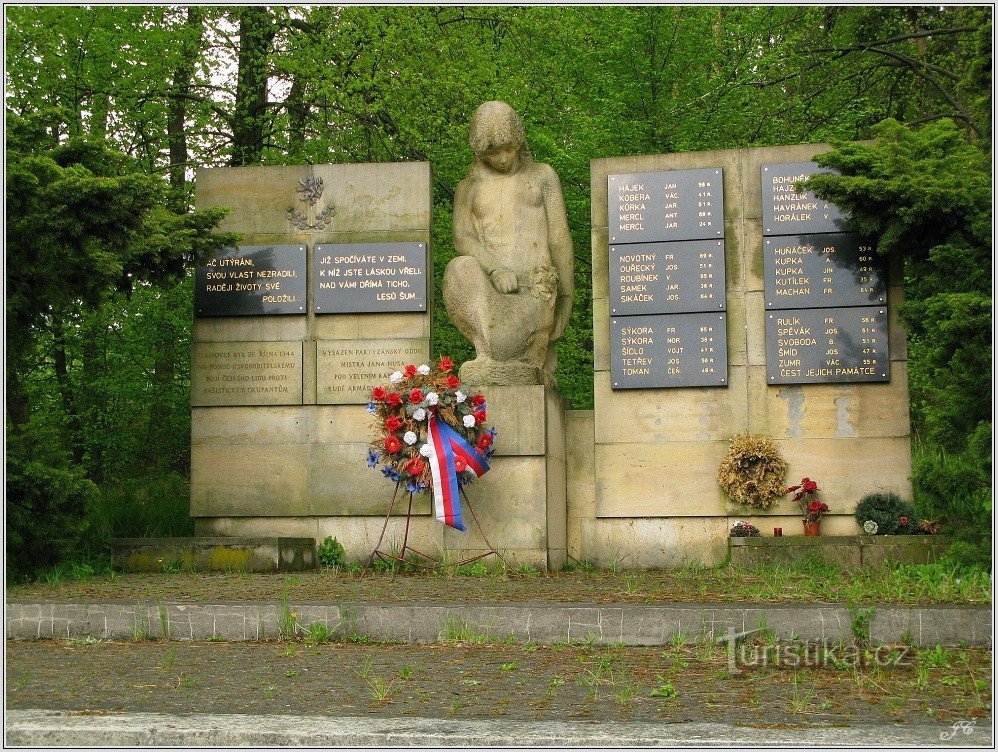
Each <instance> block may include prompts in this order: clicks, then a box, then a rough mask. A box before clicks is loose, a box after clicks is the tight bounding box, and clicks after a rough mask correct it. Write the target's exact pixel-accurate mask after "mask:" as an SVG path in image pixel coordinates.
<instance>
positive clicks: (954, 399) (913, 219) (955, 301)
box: [809, 120, 993, 541]
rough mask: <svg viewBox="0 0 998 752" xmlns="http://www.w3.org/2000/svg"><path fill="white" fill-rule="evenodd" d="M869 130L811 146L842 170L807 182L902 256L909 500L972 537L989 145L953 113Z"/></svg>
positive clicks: (986, 291)
mask: <svg viewBox="0 0 998 752" xmlns="http://www.w3.org/2000/svg"><path fill="white" fill-rule="evenodd" d="M874 134H875V135H876V136H877V141H876V143H875V144H859V143H852V144H841V145H839V147H838V149H837V150H836V151H834V152H830V153H828V154H825V155H822V156H821V157H819V159H818V161H819V162H820V163H822V164H826V165H829V166H831V167H834V168H836V169H838V170H839V171H841V173H842V174H841V175H840V176H836V175H822V176H816V177H814V178H812V179H811V180H810V181H809V182H810V184H811V185H812V186H813V187H814V188H815V190H816V191H817V192H818V194H819V195H821V196H823V197H826V198H829V199H831V200H833V201H834V202H835V203H837V204H838V205H839V206H842V207H844V208H846V209H848V210H849V211H851V212H852V217H853V218H852V223H853V225H854V227H855V228H856V229H857V231H859V232H862V233H864V234H866V235H869V236H872V237H877V238H879V244H878V251H879V252H880V253H882V254H885V255H889V256H893V257H900V258H903V259H904V272H905V284H906V298H907V299H906V301H905V303H904V304H903V305H902V306H901V309H900V310H901V317H902V320H903V322H904V324H905V328H906V330H907V332H908V337H909V343H908V348H909V358H910V360H909V367H910V388H911V399H912V421H913V425H914V427H915V430H916V433H917V436H918V438H919V439H920V442H921V445H922V449H921V451H920V452H919V453H918V455H917V457H916V464H915V475H914V485H915V491H916V503H917V504H918V505H919V508H920V511H922V513H923V514H925V515H928V516H943V517H945V518H947V519H948V521H949V522H950V524H951V529H954V530H957V531H962V532H965V533H967V534H968V535H969V536H970V537H971V538H973V539H975V540H978V541H980V540H982V539H986V538H988V536H989V535H990V530H991V524H990V513H991V508H992V499H991V449H990V445H991V431H992V426H991V416H992V401H991V388H992V384H991V381H990V378H989V374H990V373H991V368H992V357H993V353H992V344H991V331H992V320H991V311H992V286H991V278H992V245H991V218H992V215H991V207H992V187H991V164H990V154H988V153H987V152H985V151H982V149H981V148H979V146H978V145H975V144H973V143H969V142H968V141H967V139H966V138H965V134H964V133H963V132H961V130H960V129H959V128H958V127H957V126H956V125H955V124H954V122H953V121H950V120H940V121H938V122H934V123H931V124H928V125H925V126H923V127H921V128H914V129H913V128H907V127H905V126H902V125H901V124H899V123H897V122H895V121H885V122H883V123H881V124H880V125H878V126H877V127H876V128H875V129H874Z"/></svg>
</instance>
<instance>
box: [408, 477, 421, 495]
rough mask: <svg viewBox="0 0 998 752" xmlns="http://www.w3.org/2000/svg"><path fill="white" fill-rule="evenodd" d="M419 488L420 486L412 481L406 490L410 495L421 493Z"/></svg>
mask: <svg viewBox="0 0 998 752" xmlns="http://www.w3.org/2000/svg"><path fill="white" fill-rule="evenodd" d="M419 486H420V484H419V483H416V482H415V481H413V480H410V481H409V482H408V483H406V484H405V490H406V491H407V492H408V493H419Z"/></svg>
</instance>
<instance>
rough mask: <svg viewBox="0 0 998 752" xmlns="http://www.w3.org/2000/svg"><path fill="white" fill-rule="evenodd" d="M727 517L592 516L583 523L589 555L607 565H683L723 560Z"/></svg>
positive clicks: (708, 564)
mask: <svg viewBox="0 0 998 752" xmlns="http://www.w3.org/2000/svg"><path fill="white" fill-rule="evenodd" d="M728 530H729V526H728V524H727V520H726V519H725V518H723V517H713V518H711V517H703V518H699V519H697V518H689V517H686V518H676V517H670V518H665V519H596V520H593V519H589V520H585V521H584V522H583V525H582V541H583V542H582V546H583V549H584V550H585V552H586V556H585V558H586V559H589V560H591V561H594V562H596V563H597V564H599V565H600V566H604V567H622V568H635V569H644V568H659V567H681V566H684V565H686V564H690V563H701V564H704V565H706V566H717V565H718V564H721V563H722V562H723V561H724V560H725V558H726V556H727V549H728Z"/></svg>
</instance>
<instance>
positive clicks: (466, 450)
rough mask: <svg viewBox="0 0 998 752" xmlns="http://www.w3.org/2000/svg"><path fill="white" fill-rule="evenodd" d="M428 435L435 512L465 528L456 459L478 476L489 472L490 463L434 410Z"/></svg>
mask: <svg viewBox="0 0 998 752" xmlns="http://www.w3.org/2000/svg"><path fill="white" fill-rule="evenodd" d="M427 438H428V441H427V442H426V444H427V446H428V447H429V448H430V455H429V457H427V460H428V461H429V463H430V474H431V475H432V476H433V511H434V514H435V515H436V517H437V519H438V520H439V521H440V522H442V523H444V524H445V525H450V526H451V527H454V528H457V529H458V530H461V531H464V530H465V527H464V525H463V524H462V523H461V490H460V486H459V485H458V482H457V467H456V465H455V459H458V458H459V459H460V460H462V461H463V463H462V464H463V465H464V467H465V469H466V470H467V471H470V472H472V473H474V475H475V477H476V478H481V477H482V476H483V475H484V474H485V473H486V472H487V471H488V469H489V463H488V462H487V461H486V460H485V457H483V456H482V455H481V453H479V452H478V450H476V449H475V448H474V447H473V446H472V445H471V444H469V443H468V442H467V441H465V440H464V438H463V437H462V436H461V435H460V434H459V433H458V432H457V431H455V430H454V429H453V428H451V427H450V426H449V425H447V422H446V421H443V420H438V419H437V416H436V414H435V413H431V414H430V422H429V427H428V429H427Z"/></svg>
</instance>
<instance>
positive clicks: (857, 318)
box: [761, 162, 890, 385]
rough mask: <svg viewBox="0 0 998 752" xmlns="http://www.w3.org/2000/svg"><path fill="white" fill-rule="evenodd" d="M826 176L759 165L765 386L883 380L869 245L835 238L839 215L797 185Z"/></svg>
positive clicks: (881, 303)
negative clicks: (815, 177) (798, 188)
mask: <svg viewBox="0 0 998 752" xmlns="http://www.w3.org/2000/svg"><path fill="white" fill-rule="evenodd" d="M829 172H832V170H829V169H827V168H820V167H818V165H817V164H815V163H814V162H791V163H787V164H767V165H762V173H761V174H762V202H763V205H762V210H763V212H762V213H763V238H764V242H763V269H764V278H765V286H764V299H765V305H766V309H767V313H766V380H767V383H769V384H773V385H776V384H825V383H841V382H868V381H872V382H876V381H889V380H890V357H889V353H888V337H887V331H888V324H887V268H886V264H885V263H884V259H883V257H881V256H879V255H878V254H877V253H876V250H875V248H874V244H873V242H871V241H870V240H868V239H865V238H861V237H859V236H858V235H855V234H853V233H849V232H843V231H842V230H843V229H844V227H845V222H846V219H847V217H846V215H845V214H843V213H842V211H841V210H839V208H838V207H836V206H835V205H834V204H831V203H829V202H827V201H823V200H821V199H819V198H818V197H817V196H815V195H814V194H813V193H811V192H808V191H806V192H804V193H798V192H797V187H796V186H797V184H798V183H800V182H801V181H804V180H806V179H807V178H809V177H810V176H811V175H814V174H816V173H829Z"/></svg>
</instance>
